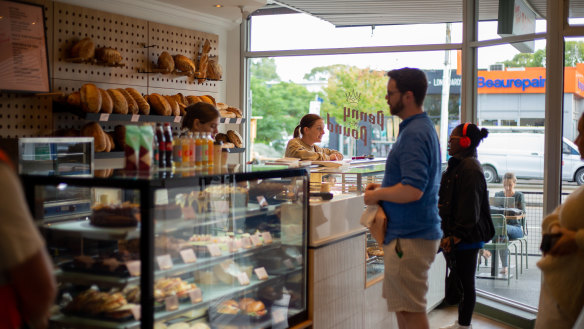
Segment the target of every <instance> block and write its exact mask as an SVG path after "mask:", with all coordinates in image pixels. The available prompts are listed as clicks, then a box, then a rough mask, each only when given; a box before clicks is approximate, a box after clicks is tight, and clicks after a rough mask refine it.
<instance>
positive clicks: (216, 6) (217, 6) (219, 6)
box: [215, 5, 223, 8]
mask: <svg viewBox="0 0 584 329" xmlns="http://www.w3.org/2000/svg"><path fill="white" fill-rule="evenodd" d="M221 7H223V5H215V8H221Z"/></svg>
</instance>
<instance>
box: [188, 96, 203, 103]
mask: <svg viewBox="0 0 584 329" xmlns="http://www.w3.org/2000/svg"><path fill="white" fill-rule="evenodd" d="M202 101H203V100H201V99H200V98H199V97H198V96H187V102H188V104H187V105H193V104H197V103H198V102H202Z"/></svg>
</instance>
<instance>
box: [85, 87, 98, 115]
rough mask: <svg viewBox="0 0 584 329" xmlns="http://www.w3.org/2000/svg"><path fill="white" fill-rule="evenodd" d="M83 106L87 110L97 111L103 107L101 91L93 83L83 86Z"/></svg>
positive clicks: (90, 111)
mask: <svg viewBox="0 0 584 329" xmlns="http://www.w3.org/2000/svg"><path fill="white" fill-rule="evenodd" d="M80 94H81V108H82V109H83V111H85V112H89V113H97V112H99V110H100V109H101V93H100V92H99V88H97V86H96V85H94V84H92V83H86V84H84V85H83V86H81V91H80Z"/></svg>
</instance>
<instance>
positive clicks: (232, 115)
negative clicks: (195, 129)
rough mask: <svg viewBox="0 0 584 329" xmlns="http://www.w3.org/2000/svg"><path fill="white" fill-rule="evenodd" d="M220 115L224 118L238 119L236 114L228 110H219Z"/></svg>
mask: <svg viewBox="0 0 584 329" xmlns="http://www.w3.org/2000/svg"><path fill="white" fill-rule="evenodd" d="M219 115H220V116H221V117H222V118H237V116H236V115H235V113H233V112H229V111H227V110H219Z"/></svg>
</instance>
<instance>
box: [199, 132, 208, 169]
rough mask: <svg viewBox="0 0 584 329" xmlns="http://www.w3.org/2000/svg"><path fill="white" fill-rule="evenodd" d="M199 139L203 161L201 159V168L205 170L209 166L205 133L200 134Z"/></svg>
mask: <svg viewBox="0 0 584 329" xmlns="http://www.w3.org/2000/svg"><path fill="white" fill-rule="evenodd" d="M200 137H201V154H202V155H203V159H201V166H202V167H203V168H206V167H207V166H208V165H209V143H207V133H200Z"/></svg>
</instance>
